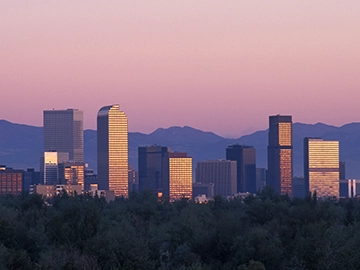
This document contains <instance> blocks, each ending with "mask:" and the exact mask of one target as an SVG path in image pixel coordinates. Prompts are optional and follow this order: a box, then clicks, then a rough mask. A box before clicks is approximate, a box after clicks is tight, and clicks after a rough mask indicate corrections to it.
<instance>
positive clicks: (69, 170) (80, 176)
mask: <svg viewBox="0 0 360 270" xmlns="http://www.w3.org/2000/svg"><path fill="white" fill-rule="evenodd" d="M84 171H85V164H84V163H82V162H63V163H60V164H59V165H58V172H59V180H60V182H59V183H60V184H63V185H81V187H82V189H83V190H84V182H85V181H84V180H85V176H84Z"/></svg>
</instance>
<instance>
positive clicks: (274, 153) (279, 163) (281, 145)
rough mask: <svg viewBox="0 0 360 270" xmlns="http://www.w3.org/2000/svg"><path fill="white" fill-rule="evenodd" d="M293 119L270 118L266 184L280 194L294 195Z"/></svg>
mask: <svg viewBox="0 0 360 270" xmlns="http://www.w3.org/2000/svg"><path fill="white" fill-rule="evenodd" d="M292 148H293V147H292V117H291V116H288V115H275V116H270V117H269V144H268V175H267V181H266V184H267V185H270V186H271V187H273V188H274V190H275V191H276V192H278V193H280V194H283V195H285V194H288V195H291V194H292V175H293V168H292V167H293V165H292Z"/></svg>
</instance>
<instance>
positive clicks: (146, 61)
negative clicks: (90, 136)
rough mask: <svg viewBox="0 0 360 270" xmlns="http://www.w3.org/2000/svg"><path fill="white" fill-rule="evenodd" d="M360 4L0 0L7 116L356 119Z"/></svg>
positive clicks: (243, 126) (153, 120)
mask: <svg viewBox="0 0 360 270" xmlns="http://www.w3.org/2000/svg"><path fill="white" fill-rule="evenodd" d="M359 14H360V1H358V0H356V1H355V0H354V1H338V0H336V1H333V0H319V1H303V0H301V1H289V0H277V1H256V0H255V1H254V0H249V1H226V0H225V1H213V0H197V1H190V0H189V1H188V0H182V1H169V0H161V1H157V0H155V1H136V0H132V1H118V0H116V1H115V0H113V1H92V0H88V1H80V0H78V1H53V0H49V1H17V0H7V1H5V0H0V94H1V106H0V119H6V120H9V121H11V122H16V123H23V124H30V125H37V126H41V125H42V111H43V110H44V109H52V108H55V109H66V108H78V109H82V110H83V111H84V122H85V128H91V129H95V128H96V114H97V111H98V110H99V109H100V107H102V106H104V105H109V104H113V103H119V104H120V107H121V108H122V110H124V111H125V112H126V114H127V115H128V118H129V129H130V131H139V132H144V133H149V132H152V131H153V130H155V129H156V128H158V127H169V126H174V125H179V126H183V125H189V126H192V127H195V128H199V129H202V130H206V131H213V132H215V133H217V134H219V135H223V136H228V137H238V136H240V135H241V134H244V133H249V132H251V131H254V130H258V129H265V128H267V126H268V116H269V115H273V114H278V113H280V114H291V115H293V121H294V122H303V123H316V122H324V123H327V124H332V125H343V124H345V123H348V122H359V121H360V105H359V100H360V49H359V48H360V17H359V16H360V15H359Z"/></svg>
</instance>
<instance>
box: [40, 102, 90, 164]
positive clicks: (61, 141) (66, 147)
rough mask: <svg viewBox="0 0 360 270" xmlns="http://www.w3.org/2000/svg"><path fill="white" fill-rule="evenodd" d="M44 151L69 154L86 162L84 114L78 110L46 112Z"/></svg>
mask: <svg viewBox="0 0 360 270" xmlns="http://www.w3.org/2000/svg"><path fill="white" fill-rule="evenodd" d="M44 151H45V152H49V151H56V152H65V153H69V160H71V161H75V162H84V131H83V112H82V111H80V110H77V109H67V110H46V111H44Z"/></svg>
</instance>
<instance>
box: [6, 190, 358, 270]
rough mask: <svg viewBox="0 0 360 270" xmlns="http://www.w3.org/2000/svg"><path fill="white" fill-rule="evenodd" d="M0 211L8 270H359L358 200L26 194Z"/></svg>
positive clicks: (267, 192)
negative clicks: (107, 198) (47, 197)
mask: <svg viewBox="0 0 360 270" xmlns="http://www.w3.org/2000/svg"><path fill="white" fill-rule="evenodd" d="M49 204H50V205H49ZM0 211H1V215H0V269H91V270H92V269H94V270H95V269H184V270H185V269H194V270H195V269H238V270H263V269H268V270H271V269H286V270H289V269H297V270H298V269H340V268H343V269H360V252H359V251H358V247H359V246H360V201H358V200H356V199H348V200H340V201H331V200H325V201H319V200H317V199H316V195H313V196H310V195H309V196H308V197H306V198H303V199H302V198H293V199H290V198H289V197H287V196H280V195H278V194H276V193H275V192H274V191H273V190H272V189H271V188H265V189H264V190H263V191H262V192H259V193H257V194H256V195H249V196H247V197H246V198H235V199H232V200H226V199H224V198H222V197H215V198H214V200H213V201H210V202H209V203H207V204H198V203H195V202H193V201H191V200H180V201H176V202H174V203H170V202H169V201H167V200H159V199H158V198H156V196H154V194H152V193H149V192H144V193H141V194H138V193H132V194H131V195H130V197H129V198H128V199H123V198H117V199H116V200H115V201H112V202H110V203H107V202H106V201H105V200H104V199H103V198H98V197H95V198H93V197H90V196H86V195H79V196H75V197H70V196H68V195H67V194H66V193H64V194H61V195H59V196H56V197H54V198H53V199H51V201H48V202H47V201H45V200H44V198H42V197H41V196H40V195H37V194H32V195H29V194H25V193H24V194H22V195H21V196H16V197H15V196H11V195H6V196H1V197H0Z"/></svg>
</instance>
